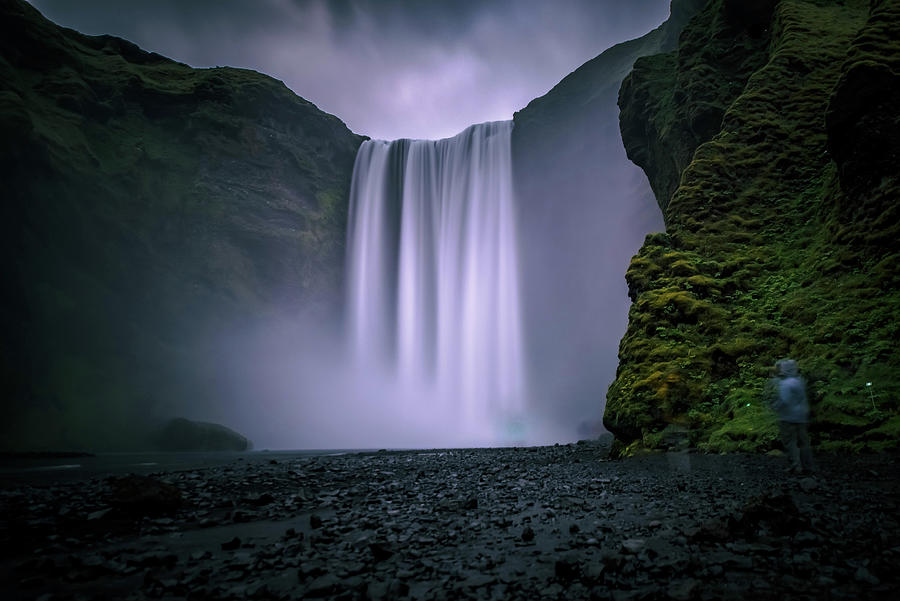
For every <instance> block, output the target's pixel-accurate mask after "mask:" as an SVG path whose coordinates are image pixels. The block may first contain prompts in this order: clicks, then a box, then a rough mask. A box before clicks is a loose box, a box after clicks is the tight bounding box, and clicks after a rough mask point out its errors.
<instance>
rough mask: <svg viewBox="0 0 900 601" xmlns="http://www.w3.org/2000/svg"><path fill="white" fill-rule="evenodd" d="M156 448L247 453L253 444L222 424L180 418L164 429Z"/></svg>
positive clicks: (170, 422)
mask: <svg viewBox="0 0 900 601" xmlns="http://www.w3.org/2000/svg"><path fill="white" fill-rule="evenodd" d="M156 446H157V448H158V449H159V450H161V451H247V450H249V449H250V448H251V447H252V444H251V443H250V441H249V440H247V439H246V438H245V437H244V436H242V435H240V434H238V433H237V432H235V431H234V430H232V429H230V428H227V427H225V426H222V425H220V424H213V423H209V422H195V421H191V420H187V419H184V418H181V417H178V418H175V419H173V420H171V421H169V423H167V424H166V425H165V426H164V427H163V428H162V431H161V432H160V433H159V435H158V436H157V437H156ZM257 504H264V503H261V502H258V503H257Z"/></svg>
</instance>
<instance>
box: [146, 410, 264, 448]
mask: <svg viewBox="0 0 900 601" xmlns="http://www.w3.org/2000/svg"><path fill="white" fill-rule="evenodd" d="M155 442H156V445H157V447H158V448H159V450H161V451H247V450H250V448H251V447H252V446H253V445H252V444H251V443H250V441H249V440H247V439H246V438H245V437H244V436H242V435H240V434H238V433H237V432H235V431H234V430H232V429H231V428H226V427H225V426H222V425H220V424H213V423H209V422H195V421H191V420H187V419H184V418H182V417H176V418H175V419H172V420H171V421H169V422H168V423H167V424H166V425H165V426H164V427H163V428H162V430H161V431H160V432H159V434H158V435H157V437H156V439H155Z"/></svg>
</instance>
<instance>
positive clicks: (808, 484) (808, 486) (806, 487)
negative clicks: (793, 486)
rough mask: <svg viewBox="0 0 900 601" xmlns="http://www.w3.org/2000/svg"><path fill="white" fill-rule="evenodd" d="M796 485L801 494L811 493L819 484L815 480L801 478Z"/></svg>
mask: <svg viewBox="0 0 900 601" xmlns="http://www.w3.org/2000/svg"><path fill="white" fill-rule="evenodd" d="M797 484H798V485H799V486H800V488H801V489H802V490H803V492H812V491H814V490H816V489H817V488H819V482H818V481H817V480H816V479H815V478H801V479H800V481H799V482H798V483H797Z"/></svg>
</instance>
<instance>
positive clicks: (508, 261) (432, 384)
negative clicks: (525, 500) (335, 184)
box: [347, 121, 525, 444]
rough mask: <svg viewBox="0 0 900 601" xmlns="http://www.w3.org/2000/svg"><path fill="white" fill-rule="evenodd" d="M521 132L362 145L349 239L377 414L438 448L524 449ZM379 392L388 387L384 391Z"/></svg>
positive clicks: (496, 128)
mask: <svg viewBox="0 0 900 601" xmlns="http://www.w3.org/2000/svg"><path fill="white" fill-rule="evenodd" d="M511 132H512V122H511V121H502V122H494V123H483V124H480V125H473V126H471V127H469V128H468V129H466V130H465V131H463V132H462V133H460V134H459V135H457V136H455V137H453V138H448V139H445V140H437V141H433V140H398V141H395V142H385V141H379V140H371V141H367V142H364V143H363V145H362V146H361V147H360V149H359V153H358V154H357V157H356V165H355V167H354V170H353V180H352V185H351V192H350V221H349V230H348V272H347V273H348V286H347V294H348V311H349V315H348V319H349V333H350V344H351V349H352V352H353V355H354V361H355V364H356V366H357V368H358V369H359V370H360V371H359V372H358V373H359V374H360V375H361V377H362V378H364V379H366V380H367V381H370V382H372V390H371V398H372V402H379V403H382V404H383V406H384V410H385V411H396V412H397V413H398V415H397V418H398V420H399V421H403V422H408V423H410V424H411V425H412V427H417V428H428V424H430V425H431V426H434V427H435V428H436V429H435V441H434V444H448V443H456V444H464V443H472V444H502V443H505V442H513V441H515V439H516V438H517V437H521V435H522V432H521V427H522V426H521V421H520V420H521V419H522V418H523V411H524V405H525V391H524V385H523V382H524V376H523V367H522V355H523V353H522V334H521V324H520V321H521V315H520V307H519V274H518V264H517V240H516V227H515V215H514V205H513V185H512V166H511V154H510V135H511ZM378 388H381V389H380V390H379V389H378Z"/></svg>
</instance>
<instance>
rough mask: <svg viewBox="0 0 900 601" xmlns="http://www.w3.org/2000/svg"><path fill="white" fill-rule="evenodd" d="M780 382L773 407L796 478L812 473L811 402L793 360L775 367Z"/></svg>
mask: <svg viewBox="0 0 900 601" xmlns="http://www.w3.org/2000/svg"><path fill="white" fill-rule="evenodd" d="M775 372H776V377H777V381H773V384H774V388H775V390H773V393H776V392H777V394H772V401H771V406H772V409H773V410H774V411H775V414H776V415H777V416H778V428H779V430H780V431H781V441H782V443H784V448H785V450H786V451H787V454H788V457H789V458H790V461H791V467H790V468H789V471H790V472H791V473H794V474H799V473H803V472H806V473H812V472H813V471H815V466H814V465H813V459H812V451H811V450H810V448H809V435H808V433H807V431H806V424H807V423H808V422H809V402H808V401H807V399H806V382H805V381H804V379H803V378H802V377H801V376H800V374H799V372H798V370H797V362H796V361H794V360H793V359H782V360H781V361H778V362H777V363H776V364H775Z"/></svg>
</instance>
